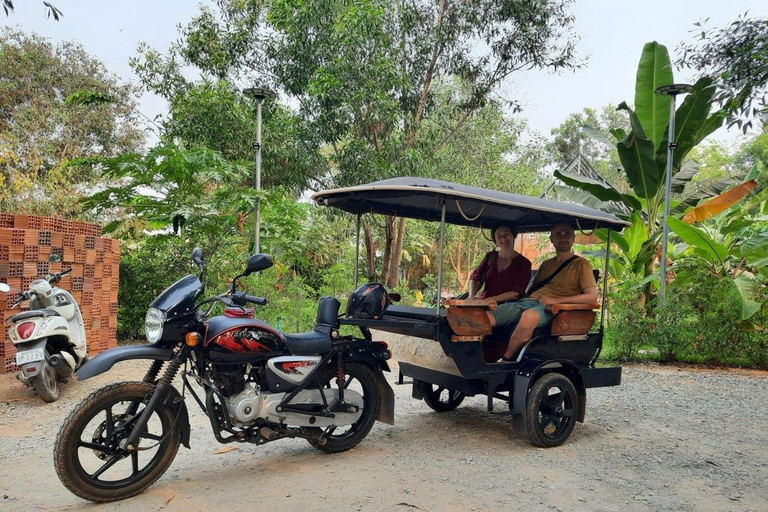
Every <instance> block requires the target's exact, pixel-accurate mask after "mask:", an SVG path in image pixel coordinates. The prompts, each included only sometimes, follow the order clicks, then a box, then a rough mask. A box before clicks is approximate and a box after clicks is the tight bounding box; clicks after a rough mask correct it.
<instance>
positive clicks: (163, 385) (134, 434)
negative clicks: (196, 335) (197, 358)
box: [120, 345, 192, 451]
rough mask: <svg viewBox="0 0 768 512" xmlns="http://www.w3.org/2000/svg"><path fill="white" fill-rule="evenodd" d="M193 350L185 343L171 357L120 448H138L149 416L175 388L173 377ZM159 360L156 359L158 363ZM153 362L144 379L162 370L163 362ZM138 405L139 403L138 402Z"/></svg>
mask: <svg viewBox="0 0 768 512" xmlns="http://www.w3.org/2000/svg"><path fill="white" fill-rule="evenodd" d="M191 350H192V348H191V347H189V346H188V345H183V346H182V348H181V350H180V351H179V353H178V354H177V355H176V357H174V358H173V359H171V361H170V362H169V363H168V366H167V367H166V368H165V371H164V372H163V376H162V377H161V378H160V380H159V381H158V383H157V386H155V391H154V392H153V393H152V396H151V397H150V399H149V402H147V406H146V407H145V408H144V410H143V411H142V412H141V416H139V419H138V420H137V421H136V424H135V425H134V426H133V429H132V430H131V433H130V434H129V435H128V437H126V438H125V439H123V440H122V441H120V448H122V449H123V450H127V451H133V450H135V449H136V448H137V444H136V443H137V441H138V440H139V437H141V433H142V432H143V431H144V429H145V428H146V427H147V423H148V422H149V418H151V417H152V414H153V413H154V412H155V409H157V407H158V406H159V405H160V404H162V403H163V402H165V399H166V398H167V397H168V395H169V392H170V391H171V389H173V386H172V384H171V382H173V379H174V378H175V377H176V374H177V373H178V372H179V368H181V365H182V364H184V361H186V360H187V357H189V352H190V351H191ZM157 362H158V361H155V363H157ZM155 363H153V365H152V367H151V368H150V370H149V371H148V372H147V375H146V376H145V378H144V381H145V382H146V381H147V379H148V378H154V376H151V374H152V373H155V375H156V374H157V372H158V371H159V370H160V366H162V363H161V364H160V365H155ZM137 407H138V404H137Z"/></svg>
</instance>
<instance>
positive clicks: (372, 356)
mask: <svg viewBox="0 0 768 512" xmlns="http://www.w3.org/2000/svg"><path fill="white" fill-rule="evenodd" d="M201 254H202V253H201V251H200V249H195V250H194V252H193V253H192V259H193V261H194V262H195V263H196V264H197V265H198V267H199V269H200V276H195V275H188V276H186V277H184V278H182V279H180V280H179V281H177V282H176V283H174V284H173V285H172V286H170V287H169V288H168V289H166V290H165V291H164V292H162V293H161V294H160V296H158V297H157V298H156V299H155V301H154V302H153V303H152V304H151V306H150V308H149V310H148V311H147V316H146V321H145V330H146V337H147V341H149V344H147V345H133V346H125V347H118V348H114V349H111V350H108V351H106V352H103V353H102V354H99V355H98V356H96V357H94V358H93V359H92V360H90V361H89V362H87V363H86V364H85V365H83V366H82V367H81V368H80V369H79V370H78V371H77V373H76V376H77V378H78V380H84V379H88V378H90V377H93V376H95V375H99V374H101V373H103V372H106V371H108V370H109V369H110V368H111V367H112V366H113V365H114V364H115V363H116V362H118V361H124V360H129V359H147V360H151V361H152V363H151V365H150V367H149V369H148V370H147V373H146V375H145V376H144V380H143V381H142V382H121V383H117V384H110V385H108V386H105V387H103V388H101V389H99V390H98V391H95V392H94V393H92V394H90V395H89V396H88V397H87V398H85V400H83V401H82V402H81V403H80V404H79V405H78V406H77V407H76V408H75V409H74V410H73V411H72V412H71V413H70V415H69V416H68V417H67V419H66V420H65V421H64V424H63V425H62V427H61V430H60V431H59V434H58V436H57V437H56V443H55V447H54V462H55V467H56V472H57V473H58V475H59V478H60V479H61V481H62V482H63V483H64V485H65V486H66V487H67V488H68V489H69V490H70V491H72V492H73V493H74V494H76V495H78V496H80V497H82V498H85V499H87V500H91V501H95V502H108V501H115V500H120V499H123V498H128V497H130V496H134V495H136V494H138V493H140V492H142V491H143V490H144V489H146V488H147V487H149V486H150V485H152V484H153V483H154V482H155V481H156V480H157V479H158V478H160V476H162V475H163V473H165V471H166V470H167V469H168V467H169V466H170V464H171V462H172V461H173V459H174V457H175V456H176V452H177V451H178V449H179V445H180V444H183V445H184V446H185V447H187V448H189V447H190V445H189V436H190V426H189V417H188V413H187V406H186V398H187V394H186V392H187V391H188V392H189V395H190V396H192V397H193V398H194V399H195V401H196V402H197V404H198V405H199V406H200V407H201V408H202V410H203V411H204V412H205V414H206V415H207V416H208V418H209V419H210V423H211V427H212V429H213V434H214V436H215V437H216V439H217V440H218V441H219V442H221V443H231V442H249V443H255V444H263V443H267V442H269V441H275V440H278V439H282V438H285V437H290V438H303V439H306V440H307V441H308V442H309V444H311V445H312V446H313V447H315V448H318V449H320V450H322V451H324V452H327V453H335V452H342V451H345V450H349V449H350V448H352V447H353V446H355V445H357V444H358V443H359V442H360V441H362V440H363V438H365V436H366V435H367V434H368V432H369V431H370V429H371V427H372V426H373V423H374V421H375V420H379V421H384V422H386V423H389V424H393V423H394V393H393V392H392V388H391V387H390V386H389V384H388V383H387V382H386V380H385V379H384V376H383V374H382V371H383V370H386V371H389V366H388V364H387V362H386V361H387V360H388V359H389V358H390V357H391V355H392V354H391V351H389V350H388V348H387V345H386V344H385V343H384V342H375V341H373V340H372V339H371V337H370V333H369V331H367V329H364V330H363V331H362V332H363V334H364V336H363V338H355V337H352V336H340V335H339V332H338V326H339V323H338V312H339V307H340V304H339V301H337V300H336V299H335V298H332V297H324V298H322V299H321V300H320V303H319V306H318V312H317V319H316V323H315V327H314V329H313V330H312V331H310V332H306V333H300V334H285V333H281V332H278V331H276V330H275V329H273V328H272V327H270V326H269V325H267V324H265V323H264V322H262V321H260V320H258V319H256V318H254V317H253V309H250V308H248V309H247V308H246V306H247V305H248V304H255V305H264V304H266V302H267V301H266V299H265V298H263V297H254V296H251V295H247V294H245V293H243V292H242V291H238V290H237V288H236V282H237V279H239V278H241V277H245V276H248V275H250V274H252V273H254V272H259V271H261V270H264V269H267V268H269V267H271V266H272V260H271V259H270V257H269V256H267V255H265V254H255V255H253V256H251V257H250V259H249V260H248V265H247V268H246V269H245V271H244V272H243V273H242V274H240V275H239V276H237V277H236V278H235V279H234V280H233V282H232V285H231V286H230V288H229V290H228V291H227V292H226V293H224V294H221V295H217V296H215V297H211V298H208V299H205V300H200V301H199V299H200V297H201V296H202V294H203V292H204V286H203V284H202V282H201V280H200V279H201V277H202V274H203V269H204V264H203V261H202V255H201ZM198 301H199V302H198ZM221 303H223V304H224V306H225V308H224V311H223V314H222V315H218V316H213V317H210V318H209V316H210V314H211V312H212V311H213V309H214V307H215V306H216V305H217V304H221ZM179 372H181V378H182V382H183V388H182V393H179V391H178V390H177V389H176V388H175V387H174V386H173V384H172V381H173V380H174V378H175V377H176V375H177V374H179ZM158 376H159V378H158ZM192 382H194V383H195V384H197V386H198V391H197V392H196V391H195V389H194V388H193V387H192V385H191V383H192ZM200 390H202V391H200Z"/></svg>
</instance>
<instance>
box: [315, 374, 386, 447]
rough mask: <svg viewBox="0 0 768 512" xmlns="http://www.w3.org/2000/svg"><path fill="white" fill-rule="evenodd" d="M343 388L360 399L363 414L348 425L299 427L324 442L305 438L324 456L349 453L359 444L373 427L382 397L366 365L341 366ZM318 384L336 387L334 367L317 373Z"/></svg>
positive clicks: (374, 376) (374, 378) (374, 377)
mask: <svg viewBox="0 0 768 512" xmlns="http://www.w3.org/2000/svg"><path fill="white" fill-rule="evenodd" d="M344 373H345V375H344V378H345V382H344V389H345V390H353V391H356V392H357V393H359V394H360V395H361V396H362V397H363V412H362V414H361V415H360V418H358V420H357V421H356V422H354V423H353V424H351V425H344V426H336V427H327V428H319V427H302V431H303V432H304V433H305V434H311V435H316V436H319V435H320V434H322V435H323V438H324V442H323V440H317V439H307V441H308V442H309V444H311V445H312V446H314V447H315V448H317V449H318V450H322V451H324V452H326V453H338V452H343V451H346V450H349V449H350V448H352V447H354V446H355V445H357V443H359V442H360V441H362V440H363V439H364V438H365V436H366V435H368V432H369V431H370V430H371V427H373V423H374V421H376V416H377V414H378V412H379V406H380V405H381V394H380V393H379V387H378V386H377V385H376V375H374V373H373V370H371V369H370V368H369V367H368V366H366V365H364V364H361V363H347V364H346V365H345V367H344ZM320 382H321V383H322V384H323V387H325V388H334V389H335V388H336V372H335V368H331V367H329V368H327V369H325V370H323V371H322V373H321V374H320Z"/></svg>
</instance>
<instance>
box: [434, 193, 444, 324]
mask: <svg viewBox="0 0 768 512" xmlns="http://www.w3.org/2000/svg"><path fill="white" fill-rule="evenodd" d="M440 205H441V206H442V210H441V212H440V249H439V251H438V252H439V255H438V257H437V295H436V297H437V306H436V307H435V311H436V312H437V314H438V316H439V315H440V300H441V299H442V297H441V290H442V289H443V242H444V241H445V198H444V197H441V198H440Z"/></svg>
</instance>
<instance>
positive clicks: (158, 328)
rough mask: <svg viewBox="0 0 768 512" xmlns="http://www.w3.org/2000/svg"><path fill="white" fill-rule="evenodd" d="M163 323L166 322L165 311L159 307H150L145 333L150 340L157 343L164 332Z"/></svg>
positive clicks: (145, 320)
mask: <svg viewBox="0 0 768 512" xmlns="http://www.w3.org/2000/svg"><path fill="white" fill-rule="evenodd" d="M163 324H165V312H164V311H160V310H159V309H157V308H149V309H148V310H147V316H146V318H145V319H144V333H145V334H146V336H147V341H148V342H150V343H155V342H156V341H157V340H159V339H160V336H162V334H163Z"/></svg>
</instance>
